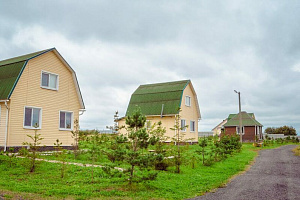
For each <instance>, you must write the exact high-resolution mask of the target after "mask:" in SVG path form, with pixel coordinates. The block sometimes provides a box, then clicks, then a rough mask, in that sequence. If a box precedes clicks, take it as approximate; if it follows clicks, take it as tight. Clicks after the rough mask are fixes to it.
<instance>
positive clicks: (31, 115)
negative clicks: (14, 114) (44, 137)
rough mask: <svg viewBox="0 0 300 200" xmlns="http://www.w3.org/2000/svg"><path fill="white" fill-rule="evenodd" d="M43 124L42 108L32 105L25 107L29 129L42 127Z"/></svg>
mask: <svg viewBox="0 0 300 200" xmlns="http://www.w3.org/2000/svg"><path fill="white" fill-rule="evenodd" d="M41 124H42V109H41V108H37V107H32V106H25V108H24V124H23V127H24V128H27V129H41Z"/></svg>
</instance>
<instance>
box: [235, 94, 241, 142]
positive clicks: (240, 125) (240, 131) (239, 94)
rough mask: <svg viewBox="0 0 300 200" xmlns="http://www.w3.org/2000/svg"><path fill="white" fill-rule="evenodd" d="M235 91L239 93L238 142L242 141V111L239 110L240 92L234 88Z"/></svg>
mask: <svg viewBox="0 0 300 200" xmlns="http://www.w3.org/2000/svg"><path fill="white" fill-rule="evenodd" d="M234 92H235V93H237V94H238V95H239V134H240V142H241V143H243V135H242V111H241V93H240V92H237V91H236V90H234Z"/></svg>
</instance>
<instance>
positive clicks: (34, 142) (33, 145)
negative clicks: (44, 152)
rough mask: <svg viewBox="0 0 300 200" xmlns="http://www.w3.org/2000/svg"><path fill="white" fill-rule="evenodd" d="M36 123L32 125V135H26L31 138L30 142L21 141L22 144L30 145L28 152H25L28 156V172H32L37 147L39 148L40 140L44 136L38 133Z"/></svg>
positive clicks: (37, 152)
mask: <svg viewBox="0 0 300 200" xmlns="http://www.w3.org/2000/svg"><path fill="white" fill-rule="evenodd" d="M37 127H38V124H35V125H34V128H35V130H34V135H29V134H28V135H27V137H28V138H30V139H31V142H23V145H28V146H29V147H30V149H29V152H27V153H26V156H27V157H28V158H30V164H29V168H30V172H34V170H35V168H36V159H37V157H38V156H39V151H38V150H39V149H40V148H41V146H40V145H41V140H43V139H44V138H42V137H41V134H38V133H37V132H38V130H37Z"/></svg>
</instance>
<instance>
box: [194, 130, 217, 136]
mask: <svg viewBox="0 0 300 200" xmlns="http://www.w3.org/2000/svg"><path fill="white" fill-rule="evenodd" d="M209 136H214V132H212V131H206V132H198V137H209Z"/></svg>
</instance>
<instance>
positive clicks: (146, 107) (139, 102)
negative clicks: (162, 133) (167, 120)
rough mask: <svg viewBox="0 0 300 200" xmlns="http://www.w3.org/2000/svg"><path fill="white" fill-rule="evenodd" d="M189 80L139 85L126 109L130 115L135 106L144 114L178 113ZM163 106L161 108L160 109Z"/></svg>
mask: <svg viewBox="0 0 300 200" xmlns="http://www.w3.org/2000/svg"><path fill="white" fill-rule="evenodd" d="M189 83H190V80H183V81H175V82H167V83H156V84H147V85H140V86H139V87H138V88H137V89H136V91H135V92H134V93H133V94H132V95H131V99H130V102H129V105H128V108H127V111H126V116H128V115H130V114H131V113H132V112H133V110H134V109H136V108H137V107H140V108H141V111H142V113H143V114H145V115H161V112H162V110H163V112H162V114H163V115H170V114H178V112H179V110H178V109H179V108H180V106H181V99H182V94H183V90H184V89H185V87H186V86H187V85H188V84H189ZM162 107H163V109H162Z"/></svg>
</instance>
